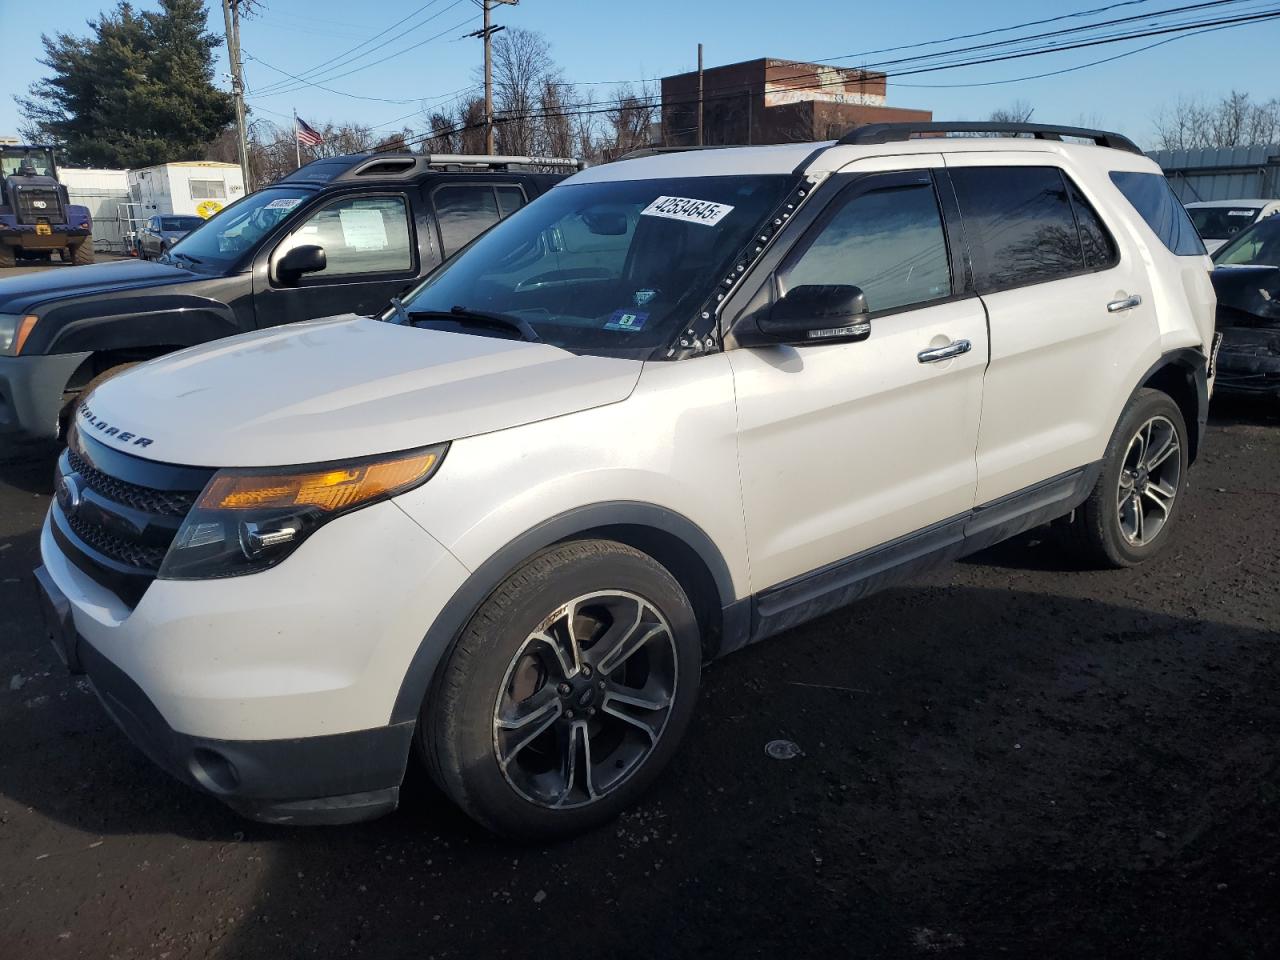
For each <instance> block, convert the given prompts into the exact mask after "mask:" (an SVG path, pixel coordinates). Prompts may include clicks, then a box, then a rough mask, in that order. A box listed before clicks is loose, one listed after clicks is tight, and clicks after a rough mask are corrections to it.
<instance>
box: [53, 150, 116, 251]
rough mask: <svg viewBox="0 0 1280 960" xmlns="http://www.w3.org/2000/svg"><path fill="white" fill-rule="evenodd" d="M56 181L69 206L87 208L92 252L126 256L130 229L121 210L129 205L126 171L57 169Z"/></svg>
mask: <svg viewBox="0 0 1280 960" xmlns="http://www.w3.org/2000/svg"><path fill="white" fill-rule="evenodd" d="M58 179H59V180H61V181H62V183H63V185H65V186H66V188H67V196H68V197H69V198H70V200H71V202H72V203H78V204H80V205H81V206H84V207H88V208H89V215H90V216H91V217H93V246H94V249H96V250H107V251H112V252H114V253H124V252H126V251H127V250H128V249H129V235H130V232H131V231H132V230H133V225H132V224H131V223H130V222H129V218H128V216H127V215H125V214H122V212H121V207H122V205H124V204H127V203H128V202H129V171H128V170H107V169H101V168H97V169H77V168H75V167H60V168H59V169H58Z"/></svg>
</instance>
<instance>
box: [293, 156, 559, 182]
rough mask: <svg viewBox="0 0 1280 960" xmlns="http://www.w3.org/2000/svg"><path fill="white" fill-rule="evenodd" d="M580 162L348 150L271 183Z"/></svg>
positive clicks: (544, 170) (538, 169) (540, 169)
mask: <svg viewBox="0 0 1280 960" xmlns="http://www.w3.org/2000/svg"><path fill="white" fill-rule="evenodd" d="M581 167H582V162H581V161H580V160H575V159H572V158H568V157H524V156H520V157H508V156H493V157H489V156H477V155H470V154H421V153H349V154H346V155H344V156H340V157H323V158H321V159H319V160H313V161H311V162H310V163H308V164H306V165H304V166H301V167H299V168H298V169H297V170H295V171H293V172H292V173H290V174H289V175H288V176H287V177H283V178H281V179H280V180H278V181H276V182H275V183H274V184H272V186H279V185H281V184H289V185H290V186H316V187H325V186H328V185H329V184H331V183H335V182H343V183H356V182H359V183H369V182H385V181H397V182H403V181H406V180H417V179H418V178H419V177H424V176H428V175H433V174H434V175H439V174H443V173H478V174H491V173H501V174H506V175H508V176H509V175H511V174H514V173H522V174H549V175H552V176H554V175H556V173H557V171H558V172H559V174H560V175H564V174H567V173H568V172H569V171H570V170H578V169H581Z"/></svg>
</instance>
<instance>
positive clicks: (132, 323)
mask: <svg viewBox="0 0 1280 960" xmlns="http://www.w3.org/2000/svg"><path fill="white" fill-rule="evenodd" d="M50 319H53V316H51V317H50ZM58 319H59V320H62V318H58ZM36 329H37V330H39V324H37V325H36ZM242 332H244V330H243V327H241V326H240V324H239V323H237V322H236V316H235V311H234V310H232V309H231V308H230V307H229V306H227V305H226V304H224V303H221V302H219V301H217V300H210V299H192V298H183V299H182V300H180V301H177V302H172V301H171V302H169V303H164V304H161V305H158V306H156V307H155V308H153V309H144V310H122V311H121V312H119V313H100V314H88V315H85V316H79V317H74V316H73V317H68V318H67V319H66V320H63V321H62V322H60V323H59V324H58V328H57V330H55V331H53V333H52V334H51V336H50V339H49V341H48V343H47V344H46V345H45V347H44V349H43V350H42V351H41V352H44V353H83V352H85V351H92V352H97V351H101V350H128V349H140V348H147V347H157V346H167V347H172V348H173V349H175V350H176V349H180V348H182V347H191V346H195V345H196V344H200V343H207V342H208V341H210V340H217V339H220V338H222V337H229V336H232V335H233V334H236V333H242Z"/></svg>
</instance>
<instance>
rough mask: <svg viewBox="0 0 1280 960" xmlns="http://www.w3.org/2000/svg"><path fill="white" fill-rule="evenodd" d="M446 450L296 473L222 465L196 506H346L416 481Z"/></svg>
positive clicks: (326, 508) (424, 476) (423, 477)
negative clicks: (257, 471) (257, 470)
mask: <svg viewBox="0 0 1280 960" xmlns="http://www.w3.org/2000/svg"><path fill="white" fill-rule="evenodd" d="M443 454H444V448H443V447H432V448H431V449H428V450H414V451H412V452H410V453H401V454H396V455H395V456H391V457H383V458H379V459H376V460H364V461H354V462H352V463H349V464H333V465H329V466H325V467H322V468H320V469H316V470H310V471H305V472H297V473H294V472H288V471H272V472H262V473H254V472H251V471H244V472H240V471H234V472H233V471H222V472H220V473H218V474H217V475H216V476H214V478H213V479H212V480H211V481H210V482H209V485H208V486H207V487H206V488H205V490H204V493H203V494H201V496H200V500H199V502H198V503H197V504H196V506H197V507H201V508H204V509H206V510H256V509H268V510H270V509H274V508H289V507H315V508H317V509H319V510H323V511H325V512H326V513H328V512H332V511H335V510H345V509H348V508H350V507H354V506H358V505H359V504H361V503H365V502H367V501H369V500H376V499H379V498H382V497H389V496H393V495H395V494H397V493H400V492H402V491H405V490H408V489H410V488H411V487H415V486H417V485H418V484H419V483H422V482H424V481H425V480H426V479H427V478H428V477H430V476H431V474H432V473H434V472H435V470H436V468H437V467H438V466H439V465H440V458H441V457H442V456H443Z"/></svg>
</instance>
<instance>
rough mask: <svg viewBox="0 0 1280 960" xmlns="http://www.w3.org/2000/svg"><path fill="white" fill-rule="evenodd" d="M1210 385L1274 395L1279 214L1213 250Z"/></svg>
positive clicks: (1277, 387) (1277, 388)
mask: <svg viewBox="0 0 1280 960" xmlns="http://www.w3.org/2000/svg"><path fill="white" fill-rule="evenodd" d="M1213 261H1214V271H1213V286H1214V289H1215V290H1216V292H1217V294H1218V332H1219V333H1221V334H1222V345H1221V347H1220V348H1219V350H1218V362H1217V379H1216V381H1215V390H1219V391H1224V392H1228V393H1245V394H1255V395H1262V396H1271V397H1277V398H1280V217H1271V218H1269V219H1267V220H1261V221H1259V222H1258V223H1255V224H1254V225H1253V226H1252V227H1250V228H1249V229H1248V230H1246V231H1244V232H1243V233H1241V234H1239V235H1238V236H1237V237H1236V238H1235V239H1234V240H1232V241H1231V242H1230V243H1229V244H1227V245H1226V246H1225V247H1223V248H1222V249H1221V250H1219V251H1218V252H1217V253H1216V254H1214V258H1213Z"/></svg>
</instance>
